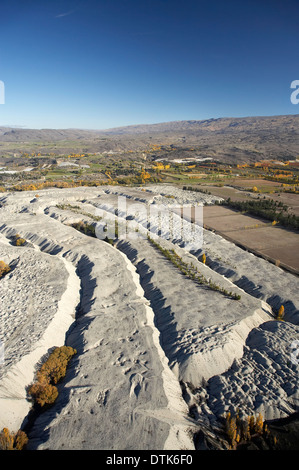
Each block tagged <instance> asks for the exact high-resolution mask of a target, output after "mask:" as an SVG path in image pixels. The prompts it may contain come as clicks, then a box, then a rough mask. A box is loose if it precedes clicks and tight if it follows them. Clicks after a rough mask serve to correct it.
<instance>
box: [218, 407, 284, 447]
mask: <svg viewBox="0 0 299 470" xmlns="http://www.w3.org/2000/svg"><path fill="white" fill-rule="evenodd" d="M224 428H225V435H226V438H227V440H228V442H229V444H230V446H231V449H236V448H237V446H238V444H240V443H241V441H250V440H251V439H252V438H253V437H254V436H257V435H260V436H263V437H264V438H268V439H270V433H269V430H268V427H267V424H266V423H265V422H264V419H263V416H262V415H261V413H259V414H258V416H256V417H255V416H253V415H251V416H247V418H245V419H241V418H240V417H239V413H238V412H237V413H236V415H232V414H231V413H230V412H229V413H227V415H226V417H225V425H224ZM273 442H274V444H275V438H274V441H273Z"/></svg>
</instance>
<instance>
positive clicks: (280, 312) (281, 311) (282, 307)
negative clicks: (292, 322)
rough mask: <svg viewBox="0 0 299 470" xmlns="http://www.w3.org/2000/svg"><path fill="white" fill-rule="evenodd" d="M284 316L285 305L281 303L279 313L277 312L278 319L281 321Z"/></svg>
mask: <svg viewBox="0 0 299 470" xmlns="http://www.w3.org/2000/svg"><path fill="white" fill-rule="evenodd" d="M283 318H284V306H283V305H281V306H280V308H279V310H278V314H277V318H276V319H277V320H280V321H281V320H283Z"/></svg>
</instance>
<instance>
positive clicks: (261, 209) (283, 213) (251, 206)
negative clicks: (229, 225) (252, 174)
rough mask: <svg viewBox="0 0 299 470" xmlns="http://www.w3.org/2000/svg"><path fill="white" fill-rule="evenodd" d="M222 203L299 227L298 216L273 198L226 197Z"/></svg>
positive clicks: (292, 226)
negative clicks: (244, 198) (234, 198)
mask: <svg viewBox="0 0 299 470" xmlns="http://www.w3.org/2000/svg"><path fill="white" fill-rule="evenodd" d="M222 204H223V205H227V206H229V207H231V208H232V209H237V210H239V211H241V212H247V213H248V214H252V215H256V216H258V217H263V218H265V219H267V220H271V221H272V222H273V221H275V222H279V223H280V224H281V225H283V226H284V227H289V228H293V229H296V230H298V229H299V217H298V216H296V215H295V214H291V213H290V212H289V211H288V207H287V206H286V205H285V204H283V203H282V202H278V201H274V200H273V199H266V198H263V199H261V198H258V199H250V200H247V201H232V200H231V199H230V198H228V199H226V200H225V201H224V202H223V203H222Z"/></svg>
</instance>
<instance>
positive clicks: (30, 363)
mask: <svg viewBox="0 0 299 470" xmlns="http://www.w3.org/2000/svg"><path fill="white" fill-rule="evenodd" d="M120 196H121V197H122V199H121V200H119V197H120ZM204 198H208V199H206V200H204V201H203V199H204ZM203 202H205V203H209V204H211V203H213V202H214V200H213V199H211V196H208V195H203V194H201V193H191V192H188V191H179V190H176V189H174V188H169V187H167V186H165V187H159V186H152V187H151V186H149V187H146V188H134V189H132V188H123V187H122V188H118V187H115V186H111V187H106V186H105V188H83V187H82V188H76V189H48V190H43V191H40V192H39V196H38V197H36V195H35V194H34V192H29V191H28V192H20V193H4V194H3V195H2V197H1V199H0V205H1V207H0V214H1V223H0V259H1V260H3V261H5V262H6V263H7V264H9V265H10V266H11V271H10V272H9V273H8V274H6V276H4V277H3V278H2V279H1V280H0V283H1V284H0V285H1V291H0V296H1V312H0V315H1V325H0V333H1V337H0V340H1V342H2V344H3V345H4V352H5V354H4V361H3V363H2V364H1V365H0V374H1V375H0V378H1V379H0V421H1V423H0V425H1V426H2V427H9V428H10V429H12V430H17V429H19V427H20V426H21V425H22V423H23V424H24V423H26V422H27V423H28V420H27V417H28V413H29V411H30V407H31V403H30V402H29V401H28V399H27V393H26V388H27V386H28V385H29V384H30V383H31V382H32V381H33V378H34V374H35V371H36V367H37V365H38V364H39V363H40V361H41V360H42V358H43V357H45V355H46V354H47V353H48V352H49V351H50V350H51V349H53V347H55V346H61V345H62V344H64V343H66V344H68V345H71V346H73V347H74V348H76V349H77V355H76V356H75V358H74V359H73V360H72V361H71V363H70V367H69V369H68V372H67V375H66V377H65V378H64V380H63V381H62V382H61V383H60V384H59V396H58V399H57V400H56V402H55V404H54V405H53V406H52V407H51V408H49V409H48V410H46V411H44V412H43V413H41V414H40V415H39V416H38V417H36V419H34V420H33V421H31V422H30V432H29V445H28V446H29V448H31V449H115V450H117V449H124V450H129V449H148V450H153V449H195V448H210V447H211V446H213V445H214V446H216V447H217V446H218V448H223V444H221V443H220V441H219V438H218V437H217V436H219V430H220V429H221V422H222V421H221V419H222V418H223V416H225V414H226V413H227V412H228V411H231V412H234V411H235V410H237V409H238V410H239V413H240V414H241V415H242V416H247V415H251V414H254V415H257V414H258V413H261V414H262V415H263V417H264V419H266V420H268V421H269V422H272V423H277V419H281V418H284V419H286V418H290V417H291V416H293V415H294V413H296V412H297V411H298V398H299V394H298V357H297V352H298V340H299V337H298V330H299V326H298V323H299V311H298V306H299V296H298V288H297V286H298V279H297V277H295V276H293V275H292V274H289V273H286V272H284V271H283V270H282V269H281V268H279V267H276V266H273V265H271V264H269V263H268V262H267V261H265V260H263V259H261V258H257V257H255V256H254V255H251V254H250V253H248V252H245V251H244V250H241V249H240V248H238V247H236V246H235V245H233V244H232V243H229V242H228V241H226V240H224V239H222V238H221V237H219V236H218V235H215V234H214V233H211V232H209V231H207V230H203V228H202V226H201V225H200V224H193V225H191V224H190V223H189V222H188V223H187V225H186V227H185V229H186V230H185V231H183V232H182V230H181V224H182V220H181V217H180V216H179V215H178V214H174V213H172V212H171V208H173V207H174V205H176V204H177V205H180V206H182V205H185V206H188V205H189V206H190V205H196V204H198V207H199V208H200V204H202V203H203ZM57 205H58V207H57ZM159 205H162V206H163V207H164V210H162V211H160V212H159V213H157V212H154V215H153V219H151V224H149V219H148V211H149V209H150V208H152V207H153V206H156V207H158V206H159ZM115 209H118V212H117V214H115ZM170 213H171V214H172V215H171V226H170V224H169V214H170ZM115 215H117V216H118V218H117V220H118V227H117V228H118V230H119V233H118V241H117V242H115V243H114V244H110V243H106V241H104V240H103V239H100V238H101V236H100V235H101V234H102V235H103V234H104V235H105V233H106V232H105V231H103V227H104V226H106V225H109V224H111V222H110V221H111V220H113V219H114V218H115ZM100 218H101V219H100ZM82 221H83V222H86V223H88V224H89V225H90V226H93V227H94V228H95V234H98V235H99V237H98V238H97V237H90V236H88V235H86V234H84V233H81V232H80V231H78V230H76V229H75V228H74V227H73V226H71V225H72V224H73V223H75V222H82ZM106 228H107V227H106ZM16 233H18V234H20V235H21V236H22V237H23V238H24V239H26V243H25V245H24V246H15V245H14V243H13V236H14V235H15V234H16ZM107 233H109V232H107ZM148 235H150V239H148ZM186 237H187V239H186ZM102 238H104V237H102ZM152 240H154V241H155V242H156V245H155V244H153V243H152ZM163 250H164V251H163ZM166 252H167V253H171V254H172V256H173V257H174V256H175V254H176V256H177V257H179V258H175V259H180V263H185V264H184V266H187V267H188V269H187V268H186V269H187V270H186V272H182V269H180V268H179V267H178V265H175V263H174V262H173V260H170V259H169V258H167V256H165V253H166ZM203 253H205V254H206V257H207V261H206V264H205V265H204V264H203V263H202V254H203ZM191 267H192V268H191ZM195 270H197V271H196V272H197V273H200V274H201V276H202V277H203V278H204V279H205V280H206V281H210V282H209V283H199V282H198V279H196V276H195V275H194V273H195ZM191 272H192V273H193V276H192V275H191V274H190V273H191ZM211 286H214V289H212V288H211ZM215 286H217V288H215ZM233 295H235V296H238V300H237V299H236V298H234V297H233ZM282 304H283V305H284V307H285V321H283V322H282V321H280V322H279V321H277V320H275V314H276V311H277V309H278V308H279V306H280V305H282ZM292 426H294V424H292ZM200 432H202V433H203V436H204V437H201V439H198V436H199V435H200ZM194 436H197V438H196V439H195V438H194Z"/></svg>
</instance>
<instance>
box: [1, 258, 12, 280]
mask: <svg viewBox="0 0 299 470" xmlns="http://www.w3.org/2000/svg"><path fill="white" fill-rule="evenodd" d="M9 271H10V266H8V264H6V263H5V262H4V261H1V260H0V278H1V277H3V276H4V275H5V274H7V273H9Z"/></svg>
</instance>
